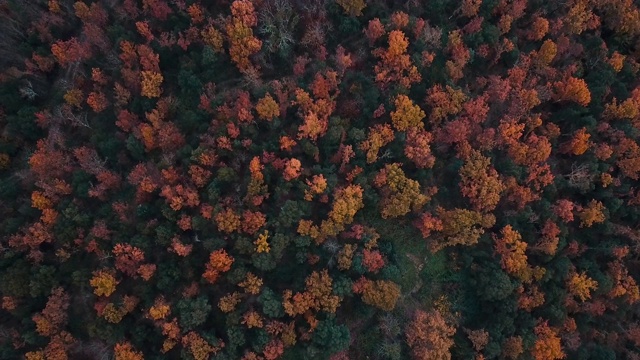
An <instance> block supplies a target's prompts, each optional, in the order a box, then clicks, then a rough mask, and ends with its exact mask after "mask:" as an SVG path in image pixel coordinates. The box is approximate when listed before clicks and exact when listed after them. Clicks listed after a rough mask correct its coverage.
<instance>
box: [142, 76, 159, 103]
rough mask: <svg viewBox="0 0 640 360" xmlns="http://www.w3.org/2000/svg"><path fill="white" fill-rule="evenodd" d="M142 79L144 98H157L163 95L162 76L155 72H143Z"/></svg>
mask: <svg viewBox="0 0 640 360" xmlns="http://www.w3.org/2000/svg"><path fill="white" fill-rule="evenodd" d="M140 76H141V77H142V79H141V85H140V86H141V88H142V92H141V95H142V96H146V97H148V98H157V97H160V95H161V94H162V88H161V85H162V81H163V80H164V78H163V77H162V74H160V73H159V72H154V71H143V72H141V73H140Z"/></svg>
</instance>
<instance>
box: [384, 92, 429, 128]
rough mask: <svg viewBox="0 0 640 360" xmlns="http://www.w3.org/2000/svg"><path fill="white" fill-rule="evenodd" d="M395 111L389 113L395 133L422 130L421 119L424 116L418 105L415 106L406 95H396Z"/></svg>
mask: <svg viewBox="0 0 640 360" xmlns="http://www.w3.org/2000/svg"><path fill="white" fill-rule="evenodd" d="M394 104H395V106H396V110H395V111H392V112H391V123H392V124H393V127H394V128H395V129H396V130H397V131H406V130H408V129H410V128H419V129H422V128H423V127H424V124H423V123H422V119H424V118H425V116H426V114H425V113H424V111H422V109H420V107H419V106H418V105H415V104H414V103H413V101H411V99H409V97H407V96H406V95H398V96H397V97H396V99H395V100H394Z"/></svg>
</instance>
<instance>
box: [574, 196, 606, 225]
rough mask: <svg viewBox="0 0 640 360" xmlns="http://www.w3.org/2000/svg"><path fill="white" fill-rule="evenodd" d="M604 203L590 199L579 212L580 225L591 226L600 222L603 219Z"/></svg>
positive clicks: (604, 217)
mask: <svg viewBox="0 0 640 360" xmlns="http://www.w3.org/2000/svg"><path fill="white" fill-rule="evenodd" d="M604 210H606V208H605V207H604V204H602V203H601V202H600V201H598V200H595V199H592V200H591V201H590V202H589V205H587V207H586V208H583V209H582V210H581V211H580V212H579V213H578V217H579V218H580V227H584V226H586V227H591V226H592V225H593V224H598V223H602V222H604V221H605V219H606V216H605V214H604Z"/></svg>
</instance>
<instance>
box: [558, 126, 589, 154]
mask: <svg viewBox="0 0 640 360" xmlns="http://www.w3.org/2000/svg"><path fill="white" fill-rule="evenodd" d="M590 137H591V135H589V133H587V129H586V128H581V129H580V130H578V131H576V132H575V133H574V134H573V137H572V138H571V140H569V141H568V142H566V143H564V144H563V145H562V147H561V149H562V152H563V153H565V154H573V155H582V154H584V153H585V152H586V151H587V150H588V149H589V147H590V146H591V142H590V141H589V138H590Z"/></svg>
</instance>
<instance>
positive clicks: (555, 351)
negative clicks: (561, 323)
mask: <svg viewBox="0 0 640 360" xmlns="http://www.w3.org/2000/svg"><path fill="white" fill-rule="evenodd" d="M534 332H535V334H536V337H537V339H536V342H535V343H534V345H533V349H531V354H532V355H533V357H534V358H535V359H536V360H554V359H564V358H565V357H566V355H565V354H564V352H563V351H562V346H561V345H560V338H559V337H558V333H557V330H555V329H553V328H551V327H549V325H548V324H547V321H542V320H539V321H538V324H537V325H536V327H535V328H534Z"/></svg>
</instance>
